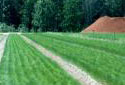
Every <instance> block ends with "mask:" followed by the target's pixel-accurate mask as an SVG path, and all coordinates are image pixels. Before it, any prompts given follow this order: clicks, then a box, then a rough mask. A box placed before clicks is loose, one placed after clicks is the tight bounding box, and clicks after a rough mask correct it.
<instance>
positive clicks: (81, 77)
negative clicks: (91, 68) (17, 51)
mask: <svg viewBox="0 0 125 85" xmlns="http://www.w3.org/2000/svg"><path fill="white" fill-rule="evenodd" d="M21 37H22V38H23V39H24V40H25V41H27V42H28V43H29V44H31V45H33V46H34V47H36V48H37V49H38V50H39V51H40V52H41V53H43V54H44V55H46V56H47V57H49V58H51V59H52V60H54V61H56V62H57V63H58V64H59V65H60V66H61V67H62V68H63V69H64V70H66V71H67V72H68V73H69V74H70V75H71V76H72V77H74V78H75V79H77V80H78V81H79V82H80V83H81V84H82V85H83V84H85V85H102V84H101V83H99V82H97V81H96V80H94V79H93V78H92V77H91V76H90V75H88V74H87V73H86V72H85V71H83V70H81V69H80V68H79V67H77V66H76V65H73V64H72V63H70V62H68V61H65V60H63V59H62V58H61V57H60V56H56V55H55V54H54V53H52V52H50V51H48V50H47V49H45V48H44V47H42V46H40V45H39V44H37V43H35V42H34V41H32V40H30V39H28V38H27V37H25V36H21Z"/></svg>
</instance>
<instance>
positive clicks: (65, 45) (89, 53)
mask: <svg viewBox="0 0 125 85" xmlns="http://www.w3.org/2000/svg"><path fill="white" fill-rule="evenodd" d="M25 35H26V36H27V37H29V38H30V39H32V40H34V41H35V42H37V43H39V44H41V45H42V46H44V47H45V48H47V49H48V50H51V51H52V52H54V53H56V54H57V55H59V56H62V58H64V59H66V60H68V61H70V62H72V63H75V64H76V65H78V66H80V67H81V68H82V69H83V70H85V71H87V72H88V73H89V74H90V75H92V76H93V77H95V78H96V79H97V80H99V81H101V82H104V84H106V85H124V84H125V81H124V79H125V75H124V73H125V67H124V64H125V62H124V59H125V57H124V56H125V52H124V49H125V45H124V44H123V43H118V42H114V41H112V40H110V41H104V40H99V39H98V40H96V39H91V38H85V37H84V36H82V35H80V34H79V35H78V34H70V36H69V34H65V33H64V34H60V33H58V34H57V33H55V34H53V33H42V34H41V33H40V34H35V36H36V37H34V34H32V35H28V34H25ZM91 35H93V34H91ZM74 36H75V37H74ZM107 37H108V35H107ZM124 38H125V35H124ZM121 42H123V41H121Z"/></svg>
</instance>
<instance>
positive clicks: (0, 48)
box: [0, 34, 9, 63]
mask: <svg viewBox="0 0 125 85" xmlns="http://www.w3.org/2000/svg"><path fill="white" fill-rule="evenodd" d="M8 35H9V34H3V35H0V63H1V59H2V56H3V53H4V48H5V44H6V40H7V38H8Z"/></svg>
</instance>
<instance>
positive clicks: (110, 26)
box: [83, 16, 125, 32]
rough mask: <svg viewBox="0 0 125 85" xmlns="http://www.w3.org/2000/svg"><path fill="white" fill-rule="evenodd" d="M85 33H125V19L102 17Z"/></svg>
mask: <svg viewBox="0 0 125 85" xmlns="http://www.w3.org/2000/svg"><path fill="white" fill-rule="evenodd" d="M83 32H125V17H112V18H111V17H107V16H105V17H101V18H99V19H98V20H97V21H96V22H95V23H93V24H92V25H91V26H89V27H88V28H86V29H85V30H84V31H83Z"/></svg>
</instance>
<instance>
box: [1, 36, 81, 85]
mask: <svg viewBox="0 0 125 85" xmlns="http://www.w3.org/2000/svg"><path fill="white" fill-rule="evenodd" d="M0 84H1V85H64V84H66V85H79V83H78V82H77V81H75V80H74V79H73V78H71V77H70V76H69V75H68V74H67V73H66V72H65V71H64V70H63V69H61V68H60V67H59V66H58V65H57V64H56V63H55V62H53V61H51V60H50V59H49V58H47V57H46V56H44V55H42V54H41V53H40V52H39V51H37V50H36V49H35V48H33V47H32V46H30V45H28V44H27V43H26V42H25V41H23V40H22V39H21V38H20V37H19V36H18V35H10V36H9V38H8V40H7V44H6V48H5V53H4V56H3V58H2V62H1V63H0Z"/></svg>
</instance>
